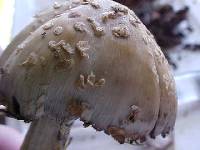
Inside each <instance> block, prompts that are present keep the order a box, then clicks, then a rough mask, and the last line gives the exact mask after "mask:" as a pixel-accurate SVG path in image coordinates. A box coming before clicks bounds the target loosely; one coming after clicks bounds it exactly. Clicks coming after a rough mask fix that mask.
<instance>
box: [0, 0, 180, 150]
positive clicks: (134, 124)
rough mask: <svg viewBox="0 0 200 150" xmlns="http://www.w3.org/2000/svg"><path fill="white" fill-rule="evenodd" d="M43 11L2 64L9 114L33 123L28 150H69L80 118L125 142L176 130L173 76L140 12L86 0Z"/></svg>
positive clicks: (0, 88)
mask: <svg viewBox="0 0 200 150" xmlns="http://www.w3.org/2000/svg"><path fill="white" fill-rule="evenodd" d="M71 5H73V7H71ZM58 6H59V7H58ZM62 6H66V7H65V9H62V11H60V15H59V16H55V15H52V14H53V12H54V11H55V10H57V9H61V8H62ZM42 14H43V15H41V16H40V17H41V18H43V19H44V21H43V22H40V23H37V25H36V26H35V27H36V28H35V29H33V28H32V26H33V25H34V24H35V23H36V22H37V19H36V20H35V21H33V23H31V24H30V25H28V26H27V27H26V28H25V29H24V30H23V31H22V32H21V33H20V34H19V35H18V36H17V37H16V38H15V39H14V40H13V42H11V44H10V45H9V46H8V48H7V49H6V50H5V52H4V53H3V55H2V57H1V60H0V66H1V70H2V71H1V76H0V94H1V101H3V102H4V103H3V104H4V105H5V106H6V110H5V111H4V112H5V113H7V115H9V116H12V117H14V118H16V119H20V120H24V121H25V122H32V123H31V126H30V129H29V131H28V134H27V136H26V138H25V141H24V144H23V145H22V149H24V150H33V149H37V150H40V149H41V150H42V149H49V150H51V149H52V150H53V149H64V148H65V147H66V145H67V144H66V141H67V137H68V134H69V131H70V127H71V125H72V123H73V121H74V120H76V119H78V118H80V120H81V121H83V122H84V126H85V127H87V126H89V125H91V126H92V127H94V128H95V129H96V130H98V131H104V132H105V133H106V134H108V135H111V136H112V137H113V138H114V139H115V140H116V141H118V142H119V143H121V144H123V143H125V142H130V143H131V142H133V141H135V142H136V143H138V142H144V141H145V138H146V137H148V136H150V137H152V138H155V137H156V136H157V135H160V134H162V135H163V136H165V135H166V134H168V133H169V132H170V131H172V130H173V127H174V123H175V118H176V107H177V102H176V92H175V84H174V79H173V76H172V74H171V73H170V68H169V65H168V62H167V60H166V59H165V57H164V55H163V53H162V52H161V50H160V48H159V46H158V45H157V44H156V41H155V40H154V38H153V36H152V35H151V33H150V32H149V31H148V30H147V29H146V27H145V26H144V25H143V24H142V23H141V22H140V20H139V19H138V18H137V17H136V15H135V14H134V12H132V11H131V10H129V9H128V8H127V7H126V6H123V5H121V4H118V3H116V2H113V1H111V0H92V1H90V0H82V1H70V2H67V3H66V4H65V5H58V4H57V3H56V7H53V9H52V8H51V9H50V10H48V11H44V13H42ZM30 32H31V34H30ZM19 48H20V50H19Z"/></svg>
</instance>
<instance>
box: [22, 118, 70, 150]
mask: <svg viewBox="0 0 200 150" xmlns="http://www.w3.org/2000/svg"><path fill="white" fill-rule="evenodd" d="M68 124H69V125H68ZM71 124H72V122H71V121H67V122H66V121H65V122H64V123H59V122H57V121H55V120H53V119H50V118H49V117H42V118H40V119H38V120H34V121H33V122H32V123H31V126H30V128H29V130H28V133H27V135H26V138H25V140H24V143H23V145H22V147H21V150H36V149H37V150H44V149H48V150H64V149H66V147H67V145H68V144H67V140H68V136H69V132H70V127H71Z"/></svg>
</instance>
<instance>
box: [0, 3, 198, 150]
mask: <svg viewBox="0 0 200 150" xmlns="http://www.w3.org/2000/svg"><path fill="white" fill-rule="evenodd" d="M63 1H66V0H57V2H63ZM116 1H118V2H120V3H122V4H125V5H128V7H129V8H131V9H132V10H134V11H135V13H136V14H137V15H138V16H139V18H140V19H141V20H142V22H143V23H144V24H145V25H146V26H147V28H148V29H149V30H150V31H151V32H152V33H153V34H154V36H155V38H156V40H157V42H158V44H159V45H160V46H161V48H162V50H163V53H164V54H165V56H166V58H167V59H168V61H169V63H170V65H171V68H172V71H173V73H174V77H175V80H176V86H177V95H178V103H179V109H178V118H177V123H176V127H175V131H174V133H173V134H172V135H170V136H169V137H167V138H165V139H162V138H161V137H158V138H157V139H156V140H155V141H153V140H150V139H149V140H148V141H147V143H146V144H145V145H144V146H140V147H139V146H136V145H130V144H124V145H120V144H118V143H117V142H116V141H114V140H113V139H112V138H111V137H109V136H107V135H104V133H102V132H96V131H95V130H94V129H92V128H90V127H89V128H87V129H85V128H83V127H82V122H80V121H76V122H75V124H74V125H73V129H72V131H71V135H70V137H71V138H70V139H71V140H70V141H71V144H70V146H69V148H68V149H69V150H94V149H95V150H102V149H104V150H122V149H123V150H188V149H190V150H199V149H200V142H199V139H200V17H199V14H200V0H116ZM53 3H54V0H0V20H1V23H0V46H1V47H2V48H3V49H5V48H6V46H7V45H8V44H9V42H10V41H11V40H12V38H13V37H14V36H15V35H17V34H18V33H19V32H20V31H21V30H22V29H23V28H24V27H25V26H26V25H27V24H28V23H30V22H31V20H32V19H33V17H32V16H34V15H35V14H36V13H37V12H38V11H40V10H42V9H45V8H47V7H51V6H52V4H53ZM0 122H1V123H5V124H6V125H7V126H10V127H12V128H15V129H16V130H18V131H19V132H20V133H21V134H22V135H23V136H24V135H25V134H26V131H27V129H28V126H29V125H28V124H25V123H24V122H20V121H15V120H13V119H10V118H6V119H4V118H2V117H1V119H0ZM0 142H1V141H0Z"/></svg>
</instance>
